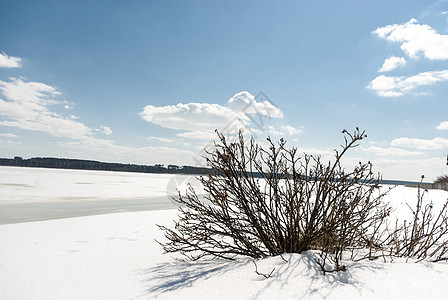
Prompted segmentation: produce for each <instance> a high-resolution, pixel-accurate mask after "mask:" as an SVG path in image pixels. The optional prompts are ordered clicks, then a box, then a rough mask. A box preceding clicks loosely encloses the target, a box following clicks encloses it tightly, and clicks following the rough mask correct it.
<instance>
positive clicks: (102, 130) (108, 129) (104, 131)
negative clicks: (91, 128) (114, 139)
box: [95, 125, 112, 135]
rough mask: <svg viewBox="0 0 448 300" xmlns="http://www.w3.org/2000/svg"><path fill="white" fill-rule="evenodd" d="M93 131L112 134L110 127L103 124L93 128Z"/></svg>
mask: <svg viewBox="0 0 448 300" xmlns="http://www.w3.org/2000/svg"><path fill="white" fill-rule="evenodd" d="M95 131H98V132H101V133H104V134H107V135H110V134H112V129H110V127H108V126H103V125H101V126H100V127H99V128H97V129H95Z"/></svg>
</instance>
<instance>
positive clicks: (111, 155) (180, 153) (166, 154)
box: [58, 137, 196, 165]
mask: <svg viewBox="0 0 448 300" xmlns="http://www.w3.org/2000/svg"><path fill="white" fill-rule="evenodd" d="M58 145H59V146H60V147H61V148H64V149H68V151H70V152H71V153H72V156H75V157H77V158H84V159H95V160H100V161H106V162H121V163H135V164H151V165H153V164H159V163H161V164H177V165H184V164H190V165H191V164H193V163H194V160H193V158H194V157H195V154H196V153H193V152H191V151H188V150H184V149H178V148H173V147H139V148H133V147H126V146H120V145H116V144H115V143H114V142H113V141H110V140H104V139H96V138H93V137H90V138H86V139H83V140H78V141H73V142H64V143H62V142H61V143H59V144H58Z"/></svg>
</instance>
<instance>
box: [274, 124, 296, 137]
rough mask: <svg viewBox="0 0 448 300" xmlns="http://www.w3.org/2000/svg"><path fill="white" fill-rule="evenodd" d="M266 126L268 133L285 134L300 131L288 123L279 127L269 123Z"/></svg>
mask: <svg viewBox="0 0 448 300" xmlns="http://www.w3.org/2000/svg"><path fill="white" fill-rule="evenodd" d="M267 128H268V133H269V134H271V135H276V136H286V135H294V134H299V133H302V129H297V128H294V127H292V126H290V125H284V126H280V128H278V129H277V128H276V127H275V126H271V125H269V126H268V127H267Z"/></svg>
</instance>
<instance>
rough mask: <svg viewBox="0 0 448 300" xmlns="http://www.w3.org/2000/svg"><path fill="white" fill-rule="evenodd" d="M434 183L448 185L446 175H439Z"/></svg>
mask: <svg viewBox="0 0 448 300" xmlns="http://www.w3.org/2000/svg"><path fill="white" fill-rule="evenodd" d="M434 183H448V175H441V176H439V177H437V178H436V180H435V181H434Z"/></svg>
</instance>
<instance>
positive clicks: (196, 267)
mask: <svg viewBox="0 0 448 300" xmlns="http://www.w3.org/2000/svg"><path fill="white" fill-rule="evenodd" d="M315 258H316V256H315V255H314V254H312V253H310V252H305V253H302V254H283V255H282V256H281V257H280V256H276V257H270V258H266V259H261V260H257V261H256V263H257V266H258V271H260V272H261V273H264V274H269V273H270V271H272V270H273V269H274V268H275V269H274V271H273V272H272V274H271V276H270V277H269V278H265V277H263V276H260V275H257V274H256V273H255V272H254V271H255V267H254V265H253V260H252V259H247V258H241V259H238V260H235V261H228V260H223V259H210V260H198V261H177V262H166V263H160V264H158V265H156V266H154V267H152V268H149V269H145V270H140V271H139V272H138V273H139V275H141V276H143V277H144V278H145V279H143V281H144V282H145V284H146V285H147V286H148V288H147V289H146V290H145V294H146V295H151V296H157V295H160V294H163V293H166V292H170V291H175V290H179V289H183V288H187V287H191V286H193V285H194V284H195V283H196V282H199V284H200V281H204V280H207V279H208V278H211V277H219V276H222V275H225V274H226V273H227V272H232V273H233V274H232V277H238V281H240V280H242V281H247V284H248V285H247V287H248V288H250V289H253V296H252V297H251V298H253V299H258V298H264V296H266V295H267V294H269V293H270V292H271V289H273V290H279V291H281V290H285V291H287V290H288V291H289V292H288V294H289V296H291V294H290V293H291V292H292V291H294V290H295V291H296V293H295V295H294V298H297V299H301V298H309V297H312V298H314V297H318V298H322V299H325V298H327V297H329V296H330V295H332V292H333V290H334V289H338V288H341V287H346V286H350V287H351V288H354V289H356V290H358V292H359V296H360V297H361V296H362V294H361V290H362V289H363V288H365V286H366V285H365V283H363V282H362V281H358V280H356V279H354V276H353V274H354V273H357V272H358V271H367V272H378V271H380V270H382V269H383V267H382V266H381V265H382V264H381V263H372V262H368V261H363V262H351V261H349V262H347V263H348V264H349V265H347V267H348V270H347V271H346V272H334V273H327V274H326V275H323V274H322V271H321V269H320V266H319V265H318V264H317V263H316V260H315ZM304 285H306V286H307V287H306V288H305V287H304ZM294 286H296V287H294ZM279 296H281V295H279Z"/></svg>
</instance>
